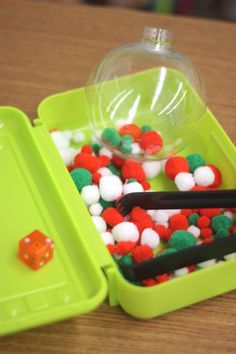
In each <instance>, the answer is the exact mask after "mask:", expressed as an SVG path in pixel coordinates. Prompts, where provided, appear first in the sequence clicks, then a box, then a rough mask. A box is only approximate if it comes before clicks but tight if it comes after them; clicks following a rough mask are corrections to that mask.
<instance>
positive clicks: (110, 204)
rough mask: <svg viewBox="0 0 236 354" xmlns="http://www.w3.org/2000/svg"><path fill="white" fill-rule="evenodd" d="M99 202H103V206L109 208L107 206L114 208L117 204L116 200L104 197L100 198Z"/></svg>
mask: <svg viewBox="0 0 236 354" xmlns="http://www.w3.org/2000/svg"><path fill="white" fill-rule="evenodd" d="M99 203H100V204H101V206H102V207H103V209H107V208H110V207H111V208H112V207H114V206H115V202H114V201H111V202H108V201H106V200H104V199H102V198H100V199H99Z"/></svg>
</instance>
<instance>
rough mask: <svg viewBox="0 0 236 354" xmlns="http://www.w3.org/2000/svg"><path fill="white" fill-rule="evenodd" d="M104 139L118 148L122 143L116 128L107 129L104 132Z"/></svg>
mask: <svg viewBox="0 0 236 354" xmlns="http://www.w3.org/2000/svg"><path fill="white" fill-rule="evenodd" d="M102 138H103V139H104V140H106V141H108V142H109V143H111V145H113V146H118V145H120V142H121V137H120V136H119V134H118V132H117V131H116V130H115V129H114V128H105V129H104V130H103V132H102Z"/></svg>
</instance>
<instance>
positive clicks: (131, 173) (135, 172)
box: [121, 161, 146, 182]
mask: <svg viewBox="0 0 236 354" xmlns="http://www.w3.org/2000/svg"><path fill="white" fill-rule="evenodd" d="M121 173H122V176H123V178H124V180H126V179H129V178H134V179H136V180H137V181H138V182H142V181H145V180H146V176H145V173H144V170H143V168H142V167H141V166H140V165H139V164H138V163H136V162H133V161H125V163H124V165H123V166H122V169H121Z"/></svg>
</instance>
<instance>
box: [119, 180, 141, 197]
mask: <svg viewBox="0 0 236 354" xmlns="http://www.w3.org/2000/svg"><path fill="white" fill-rule="evenodd" d="M135 192H143V186H142V185H141V184H140V183H138V182H131V183H125V184H123V193H124V194H129V193H135Z"/></svg>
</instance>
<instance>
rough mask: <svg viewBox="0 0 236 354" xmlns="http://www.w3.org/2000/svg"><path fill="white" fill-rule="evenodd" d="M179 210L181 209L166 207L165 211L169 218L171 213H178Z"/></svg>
mask: <svg viewBox="0 0 236 354" xmlns="http://www.w3.org/2000/svg"><path fill="white" fill-rule="evenodd" d="M180 210H181V209H166V210H165V213H167V214H168V215H169V218H170V217H171V216H172V215H175V214H179V213H180Z"/></svg>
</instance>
